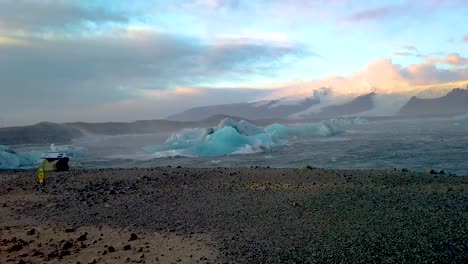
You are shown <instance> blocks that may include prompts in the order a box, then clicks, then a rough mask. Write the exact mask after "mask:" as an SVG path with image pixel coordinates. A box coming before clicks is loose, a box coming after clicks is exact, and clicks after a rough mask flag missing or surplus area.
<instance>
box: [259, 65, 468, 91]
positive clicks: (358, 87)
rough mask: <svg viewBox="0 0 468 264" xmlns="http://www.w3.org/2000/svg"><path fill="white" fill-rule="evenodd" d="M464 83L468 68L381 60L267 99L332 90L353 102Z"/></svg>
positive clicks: (289, 88) (295, 86)
mask: <svg viewBox="0 0 468 264" xmlns="http://www.w3.org/2000/svg"><path fill="white" fill-rule="evenodd" d="M463 80H468V67H462V68H453V69H444V68H438V67H436V66H435V65H432V64H427V63H422V64H413V65H409V66H407V67H403V66H401V65H398V64H394V63H393V62H392V60H390V59H381V60H376V61H374V62H371V63H370V64H369V65H367V66H366V67H364V68H363V69H361V70H359V71H357V72H355V73H354V74H351V75H349V76H328V77H325V78H323V79H320V80H313V81H309V82H301V83H292V84H289V85H284V86H282V87H279V88H278V89H276V90H274V92H273V93H272V94H271V95H270V96H269V97H268V98H270V99H273V98H281V97H285V96H293V97H295V96H299V97H309V96H311V95H312V94H313V92H314V91H315V90H317V89H319V88H321V87H331V88H332V91H333V95H334V96H335V97H337V98H340V97H341V98H352V97H354V96H357V95H362V94H366V93H370V92H377V93H378V94H411V93H413V92H414V90H415V89H416V88H415V87H416V86H419V85H435V84H443V83H447V82H455V81H463Z"/></svg>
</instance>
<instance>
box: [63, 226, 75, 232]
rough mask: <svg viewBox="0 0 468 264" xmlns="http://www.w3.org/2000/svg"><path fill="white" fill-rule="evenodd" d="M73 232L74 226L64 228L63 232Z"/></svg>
mask: <svg viewBox="0 0 468 264" xmlns="http://www.w3.org/2000/svg"><path fill="white" fill-rule="evenodd" d="M73 232H75V228H73V227H69V228H65V233H73Z"/></svg>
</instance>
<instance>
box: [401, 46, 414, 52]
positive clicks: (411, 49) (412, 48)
mask: <svg viewBox="0 0 468 264" xmlns="http://www.w3.org/2000/svg"><path fill="white" fill-rule="evenodd" d="M402 48H403V49H405V50H409V51H415V52H417V51H418V49H417V48H416V47H415V46H412V45H404V46H402Z"/></svg>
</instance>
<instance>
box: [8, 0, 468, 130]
mask: <svg viewBox="0 0 468 264" xmlns="http://www.w3.org/2000/svg"><path fill="white" fill-rule="evenodd" d="M466 14H468V0H400V1H396V0H395V1H390V0H379V1H375V0H368V1H357V0H244V1H243V0H173V1H167V0H164V1H163V0H160V1H159V0H152V1H148V0H134V1H123V0H122V1H119V0H93V1H85V0H81V1H77V0H0V126H12V125H26V124H33V123H37V122H39V121H45V120H46V121H52V122H73V121H88V122H100V121H132V120H142V119H157V118H164V117H166V116H168V115H170V114H173V113H176V112H179V111H182V110H185V109H188V108H190V107H193V106H202V105H213V104H222V103H232V102H242V101H256V100H263V99H275V98H281V97H283V96H295V95H301V96H307V95H312V93H313V91H314V90H315V89H318V88H320V87H322V86H327V87H333V88H334V89H335V90H336V92H337V93H339V94H349V95H355V94H362V93H365V92H369V91H376V92H377V93H401V92H406V91H410V90H412V89H413V87H414V86H418V85H437V84H444V83H447V82H454V81H464V80H468V23H467V18H466Z"/></svg>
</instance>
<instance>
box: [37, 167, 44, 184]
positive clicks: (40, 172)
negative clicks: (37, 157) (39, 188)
mask: <svg viewBox="0 0 468 264" xmlns="http://www.w3.org/2000/svg"><path fill="white" fill-rule="evenodd" d="M44 179H45V171H44V165H43V164H41V165H39V169H38V172H37V180H38V181H39V183H41V184H43V183H44Z"/></svg>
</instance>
